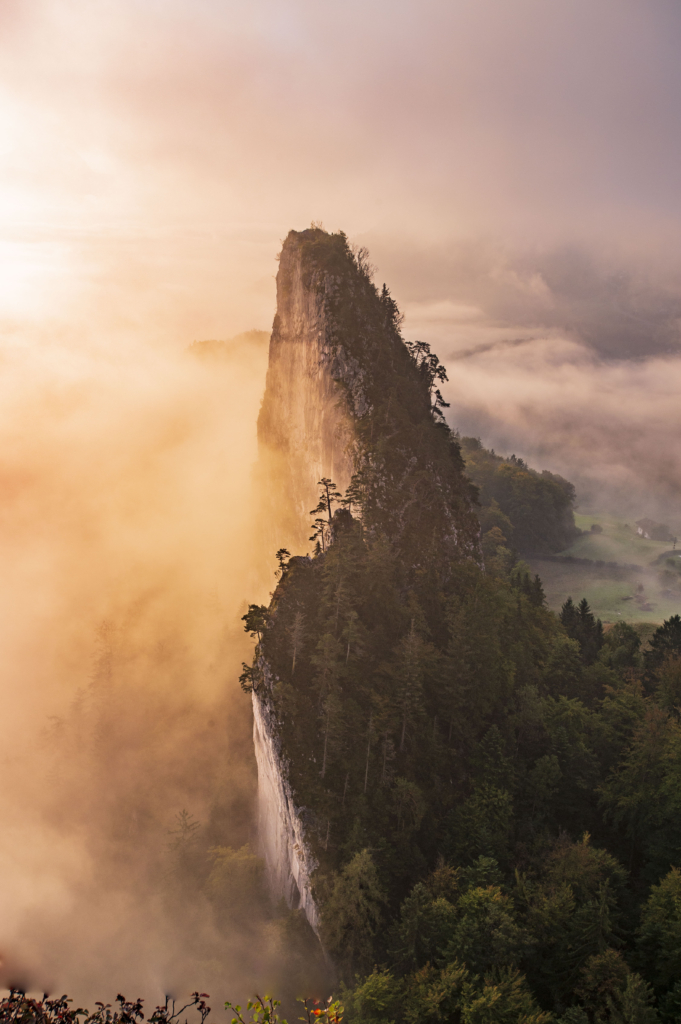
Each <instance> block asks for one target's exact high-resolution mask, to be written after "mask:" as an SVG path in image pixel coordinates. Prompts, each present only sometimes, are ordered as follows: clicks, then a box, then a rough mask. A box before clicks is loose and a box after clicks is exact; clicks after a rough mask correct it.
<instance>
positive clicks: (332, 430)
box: [258, 232, 353, 551]
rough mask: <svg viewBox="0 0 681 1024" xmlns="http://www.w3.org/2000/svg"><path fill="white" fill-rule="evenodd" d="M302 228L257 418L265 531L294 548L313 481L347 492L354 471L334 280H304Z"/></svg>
mask: <svg viewBox="0 0 681 1024" xmlns="http://www.w3.org/2000/svg"><path fill="white" fill-rule="evenodd" d="M307 234H308V232H300V233H297V232H291V233H290V235H289V237H288V238H287V239H286V242H285V243H284V247H283V250H282V252H281V256H280V260H279V271H278V273H277V314H276V317H275V319H274V327H273V330H272V337H271V340H270V354H269V365H268V370H267V382H266V386H265V396H264V399H263V404H262V408H261V410H260V416H259V418H258V444H259V449H260V470H259V471H260V480H261V490H262V491H263V493H264V494H265V498H266V506H267V520H268V522H267V525H266V528H265V531H264V533H265V537H266V538H267V539H268V540H269V539H271V540H272V541H273V542H274V543H275V544H276V547H281V545H282V544H285V545H286V546H289V547H291V549H292V550H295V551H300V550H301V549H302V550H303V551H304V550H306V548H307V547H308V546H309V544H308V538H309V533H310V515H309V512H310V509H311V508H313V507H314V506H315V505H316V504H317V501H318V498H319V488H318V486H317V482H318V481H319V480H321V478H322V477H324V476H326V477H330V478H331V479H332V480H334V481H335V483H336V484H337V485H338V487H339V489H340V490H341V491H344V490H345V488H346V487H347V485H348V483H349V481H350V477H351V475H352V455H351V451H350V448H351V445H352V440H353V431H352V424H351V422H350V419H349V417H348V414H347V412H346V411H345V408H344V403H343V395H342V392H341V390H340V388H339V386H338V384H337V382H336V380H337V379H338V378H339V377H341V376H342V367H340V366H338V365H336V364H337V363H338V359H337V358H336V357H334V354H333V352H332V349H331V345H330V340H329V338H328V325H327V322H326V318H325V314H324V309H325V297H326V295H327V293H328V292H329V291H330V290H331V291H332V290H333V288H334V280H333V277H332V276H331V275H328V274H317V275H312V276H311V278H310V279H309V280H306V279H305V267H304V260H303V247H304V243H305V236H306V235H307ZM334 378H336V380H334ZM273 550H274V549H273Z"/></svg>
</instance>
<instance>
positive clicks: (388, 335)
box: [252, 228, 479, 931]
mask: <svg viewBox="0 0 681 1024" xmlns="http://www.w3.org/2000/svg"><path fill="white" fill-rule="evenodd" d="M370 271H371V268H370V267H369V265H368V262H367V259H366V254H365V253H363V252H361V251H360V252H354V251H353V250H352V249H351V247H350V246H349V245H348V243H347V240H346V238H345V236H344V235H343V234H342V233H339V234H336V235H329V234H327V233H326V232H325V231H323V230H321V229H316V228H311V229H309V230H307V231H301V232H295V231H292V232H290V233H289V235H288V237H287V238H286V240H285V242H284V245H283V249H282V252H281V255H280V262H279V272H278V274H277V313H276V316H275V320H274V326H273V331H272V337H271V340H270V352H269V367H268V372H267V382H266V390H265V396H264V399H263V404H262V408H261V412H260V417H259V420H258V439H259V447H260V465H259V475H260V484H259V487H260V493H261V496H262V498H263V504H264V507H265V529H264V530H263V537H264V539H265V541H266V543H267V546H268V547H269V548H270V550H271V551H272V552H274V551H275V550H276V549H277V548H279V547H282V546H286V547H287V548H289V549H290V550H291V551H292V552H294V553H295V554H298V553H299V552H300V551H301V550H302V551H306V550H308V551H309V550H311V548H312V544H311V543H310V540H309V533H310V516H309V512H310V509H312V508H313V507H314V506H315V505H316V503H317V501H318V496H319V489H318V486H317V483H318V481H319V480H320V479H321V478H322V477H330V478H331V479H332V480H333V481H334V482H335V484H336V486H337V488H338V489H339V490H340V491H342V492H345V491H346V489H347V488H348V486H349V485H350V489H349V490H348V491H347V493H348V495H349V496H351V497H352V504H351V506H350V508H351V511H352V516H351V517H350V516H349V514H348V512H347V511H346V512H345V513H344V515H345V516H346V517H348V518H349V520H350V522H351V523H355V524H357V526H358V528H359V529H360V530H361V535H362V537H363V540H362V544H364V545H368V547H371V546H372V545H373V544H374V543H378V544H379V546H380V544H385V543H387V544H388V545H389V546H390V549H391V551H392V555H391V557H394V558H395V559H396V560H397V561H398V562H399V564H400V565H401V566H402V567H403V573H404V574H406V575H405V585H406V586H407V587H408V586H409V584H408V582H407V577H409V575H410V574H412V575H413V574H416V576H418V578H419V579H421V580H423V579H425V578H429V579H432V581H433V585H440V586H445V585H446V582H447V578H448V577H449V576H450V575H451V572H452V567H453V565H454V563H455V562H456V561H457V560H459V561H460V560H461V559H462V558H464V559H465V558H471V557H472V558H473V559H475V558H477V552H478V529H479V528H478V523H477V518H476V516H475V514H474V512H473V508H472V491H471V488H470V485H469V484H468V483H467V481H466V480H465V477H464V476H463V462H462V460H461V456H460V452H459V447H458V444H457V442H456V439H455V437H454V436H453V435H452V434H451V431H450V430H449V428H448V427H447V426H446V424H445V422H444V417H443V415H442V412H441V407H442V406H443V404H444V403H443V401H442V398H441V396H440V393H439V391H438V390H437V387H436V384H437V381H438V380H442V379H446V374H445V373H444V368H443V367H441V366H440V364H439V363H438V361H437V358H436V357H435V356H434V355H432V354H431V353H430V350H429V348H428V346H427V345H420V344H419V343H414V344H411V345H410V344H408V343H405V342H404V340H403V338H402V335H401V333H400V322H401V318H400V316H399V312H398V310H397V307H396V305H395V303H394V301H393V300H392V298H391V297H390V293H389V292H388V290H387V289H386V287H385V286H384V287H383V290H382V291H381V292H379V291H378V290H377V289H376V287H375V286H374V285H373V283H372V281H371V272H370ZM360 523H361V525H360ZM377 550H378V549H377ZM379 557H380V556H379ZM294 561H295V562H296V563H300V564H298V565H297V567H296V572H294V573H292V575H290V577H289V584H291V580H292V579H293V577H294V576H295V577H296V579H299V580H302V579H303V577H306V573H308V571H309V572H313V575H314V564H315V560H314V559H313V560H312V561H310V559H307V558H306V559H302V558H298V559H294ZM303 563H305V565H303ZM437 581H439V583H438V582H437ZM283 584H284V579H283V578H282V580H281V582H280V585H279V587H278V588H277V592H276V593H275V595H274V599H273V602H272V605H271V606H270V609H269V615H270V617H271V618H270V622H269V623H268V628H267V629H266V630H265V632H266V634H270V635H271V636H272V637H276V636H278V635H279V634H281V637H280V640H279V641H277V643H279V647H280V650H281V658H282V661H281V667H279V668H275V667H274V666H273V663H272V661H271V657H270V655H269V654H268V652H267V642H264V643H263V644H261V645H259V648H258V651H257V656H256V661H255V663H254V666H253V676H252V680H253V684H254V688H253V708H254V743H255V749H256V756H257V761H258V778H259V797H258V801H259V822H260V841H261V847H262V851H263V854H264V856H265V859H266V863H267V870H268V875H269V879H270V884H271V887H272V890H273V893H274V894H275V895H276V896H277V897H282V896H283V897H284V898H285V899H286V900H287V902H288V903H289V905H290V906H296V907H301V908H302V909H303V910H304V911H305V913H306V915H307V918H308V920H309V922H310V924H311V925H312V927H313V928H314V929H315V931H316V930H317V928H318V923H319V920H318V912H317V907H316V906H315V902H314V899H313V896H312V888H311V877H312V874H313V872H314V870H315V868H316V859H315V856H314V855H313V853H312V852H311V850H310V840H311V837H310V836H307V837H306V831H305V827H304V822H303V818H302V815H301V811H300V807H299V806H298V804H299V803H300V796H299V794H298V793H297V792H295V791H294V788H293V787H292V785H291V779H292V778H293V777H294V776H295V777H296V778H297V779H298V780H299V783H300V784H302V785H303V786H304V787H305V788H306V789H307V790H308V791H309V792H310V793H312V791H313V789H314V787H312V789H310V788H309V787H306V779H305V777H304V776H305V773H306V772H309V771H312V772H313V773H314V772H317V773H318V767H317V768H308V767H304V766H303V764H302V763H300V764H299V763H298V762H299V761H300V757H298V759H297V761H296V764H295V765H292V764H289V761H288V760H287V751H286V750H285V749H284V746H285V743H284V741H283V739H282V736H283V734H282V730H281V725H282V723H281V720H280V717H279V716H280V711H281V692H282V687H281V685H280V684H282V683H283V684H284V688H285V689H286V687H288V688H289V690H291V689H293V690H295V685H296V682H297V679H293V680H289V679H288V678H287V679H285V680H284V676H289V675H292V674H293V670H292V669H291V668H290V658H289V655H288V654H287V653H286V651H287V650H288V647H289V645H290V636H291V635H292V633H291V631H292V630H295V629H296V628H297V627H296V626H295V623H294V621H293V620H292V621H291V622H288V619H287V615H288V614H289V611H290V612H291V614H292V615H293V612H292V611H291V609H288V610H286V608H285V609H284V612H283V618H282V619H281V622H278V616H279V613H278V610H277V606H278V602H279V601H280V599H281V597H282V595H283V594H284V591H285V590H286V587H284V586H283ZM296 586H297V584H296V585H293V590H291V587H290V586H289V597H288V598H287V600H288V601H289V603H290V602H291V600H292V601H293V604H292V605H291V608H293V605H294V604H296V602H297V601H298V600H299V598H298V597H296V596H295V595H294V596H293V597H292V596H291V595H292V594H293V592H294V591H295V590H296ZM339 593H340V592H339ZM284 605H286V600H285V601H284ZM296 607H298V605H296ZM305 614H306V620H307V621H311V620H312V618H313V611H312V610H308V611H307V612H306V613H305ZM279 617H280V618H281V616H279ZM270 627H272V628H271V629H270ZM275 646H276V643H275ZM348 650H349V647H348ZM287 659H288V660H289V668H286V669H284V667H283V666H284V664H285V663H286V660H287ZM312 715H313V717H312V718H311V719H310V721H309V723H308V728H309V739H308V743H307V745H308V749H311V747H312V746H314V745H315V744H316V743H317V739H318V737H317V735H316V732H317V729H316V724H315V719H316V716H317V712H316V711H314V710H312ZM327 719H328V715H327ZM327 729H328V721H327ZM386 742H387V741H386ZM325 758H326V755H325V754H324V755H323V758H322V760H321V761H320V762H319V763H321V764H322V768H321V775H322V778H324V765H325V763H326V761H325ZM303 760H304V761H305V764H306V765H307V762H309V761H310V755H309V753H308V754H306V755H304V757H303ZM312 763H313V764H315V765H316V764H317V761H316V760H315V758H314V757H312ZM293 768H295V769H296V771H295V772H293V771H292V769H293ZM301 773H302V774H301ZM325 785H326V783H325ZM310 799H311V807H310V811H309V813H310V816H311V819H312V820H317V819H320V820H321V819H322V818H324V819H325V820H326V833H327V834H326V840H321V842H322V847H321V849H323V850H324V851H325V852H326V849H327V844H328V831H329V828H330V814H329V813H328V812H324V813H323V814H322V813H321V811H320V808H319V807H318V806H317V805H316V803H317V802H318V800H317V797H315V796H311V797H310ZM297 802H298V803H297ZM317 843H319V835H317ZM315 852H316V853H318V854H319V855H321V853H320V849H317V848H315Z"/></svg>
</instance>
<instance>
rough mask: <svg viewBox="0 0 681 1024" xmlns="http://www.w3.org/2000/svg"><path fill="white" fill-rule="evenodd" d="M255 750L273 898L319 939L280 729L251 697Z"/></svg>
mask: <svg viewBox="0 0 681 1024" xmlns="http://www.w3.org/2000/svg"><path fill="white" fill-rule="evenodd" d="M253 744H254V747H255V758H256V762H257V765H258V834H259V839H260V849H261V853H262V856H263V857H264V859H265V867H266V871H267V878H268V881H269V885H270V889H271V891H272V893H273V894H274V895H275V896H276V897H278V898H281V897H283V898H284V899H285V900H286V903H287V904H288V906H289V907H292V908H295V909H301V910H302V911H303V912H304V913H305V916H306V917H307V920H308V921H309V922H310V925H311V926H312V928H313V929H314V931H315V933H318V930H319V914H318V912H317V906H316V904H315V901H314V899H313V896H312V874H313V872H314V870H315V868H316V867H317V862H316V860H315V859H314V857H313V856H312V854H311V853H310V850H309V848H308V846H307V843H306V842H305V829H304V826H303V822H302V819H301V814H300V810H299V809H298V808H297V807H296V804H295V801H294V799H293V794H292V792H291V787H290V785H289V782H288V766H287V763H286V760H285V758H284V757H283V755H282V752H281V746H280V743H279V740H278V734H277V723H276V720H275V719H274V716H273V714H272V710H271V707H270V705H269V704H268V702H267V700H266V699H263V697H262V696H260V695H258V694H257V693H255V692H254V693H253Z"/></svg>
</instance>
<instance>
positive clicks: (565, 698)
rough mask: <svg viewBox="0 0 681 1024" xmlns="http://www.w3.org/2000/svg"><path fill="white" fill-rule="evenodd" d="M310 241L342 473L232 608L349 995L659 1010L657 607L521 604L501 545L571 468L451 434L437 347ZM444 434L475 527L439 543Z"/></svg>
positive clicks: (380, 1013)
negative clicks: (355, 312) (367, 353)
mask: <svg viewBox="0 0 681 1024" xmlns="http://www.w3.org/2000/svg"><path fill="white" fill-rule="evenodd" d="M314 245H315V246H316V247H317V250H319V249H320V248H321V250H322V252H326V249H325V247H326V246H328V247H329V248H330V249H331V250H332V255H333V259H334V260H335V261H336V262H335V263H334V268H335V272H336V273H337V274H338V275H339V277H340V279H341V280H342V281H345V282H346V284H345V285H344V287H345V288H346V291H347V294H348V295H352V294H353V292H354V290H355V289H357V288H359V289H361V291H362V295H363V304H364V305H363V323H364V325H365V327H364V329H365V330H366V329H367V327H366V325H367V324H369V329H370V330H371V331H372V332H373V334H372V344H373V345H374V349H375V352H374V358H373V359H372V364H371V365H372V373H371V390H370V392H369V394H370V401H369V402H368V403H367V406H366V409H365V411H363V412H362V413H361V414H357V411H356V410H355V416H356V423H357V439H358V440H357V453H356V465H357V474H356V476H355V478H354V479H353V481H352V483H351V485H350V487H349V489H348V491H347V493H346V494H345V495H339V494H337V493H335V485H334V484H333V482H332V481H323V482H322V487H321V494H320V504H319V506H318V507H317V508H316V509H315V510H314V512H313V514H314V515H315V516H316V529H315V532H314V533H313V537H312V543H314V545H315V550H314V553H313V554H312V556H309V555H295V556H294V557H289V553H288V552H280V553H279V555H280V571H279V577H280V578H279V582H278V585H277V588H276V591H275V593H274V595H273V599H272V603H271V605H270V606H269V607H267V608H265V607H262V608H260V607H257V606H251V608H250V610H249V613H248V615H247V616H246V624H247V628H249V629H251V630H252V631H253V633H254V635H256V634H257V638H258V641H259V642H258V645H257V648H256V658H255V661H254V664H253V666H252V667H248V668H246V669H245V672H244V676H243V684H244V686H245V688H246V689H249V690H250V689H253V690H254V691H255V693H256V696H257V698H258V699H260V700H263V701H266V702H267V703H268V704H269V706H270V707H271V708H272V709H273V711H274V714H275V717H276V721H277V722H278V723H279V729H280V735H281V740H282V745H283V750H284V751H285V755H286V757H287V758H288V760H289V764H290V781H291V784H292V787H293V790H294V794H295V799H296V801H297V803H298V805H299V806H300V807H301V808H303V814H304V816H305V820H306V822H307V828H308V838H309V842H310V844H311V846H312V848H313V851H314V854H315V856H316V857H317V858H318V860H319V869H318V872H317V876H316V895H317V899H318V901H319V903H320V905H321V909H322V917H323V928H322V938H323V942H324V944H325V947H326V949H327V950H328V951H329V953H330V954H331V956H332V958H333V960H334V962H335V964H336V965H337V969H338V971H339V972H340V976H341V978H342V979H343V982H344V984H345V986H346V988H345V999H346V1002H347V1006H348V1013H349V1015H350V1019H351V1020H352V1021H357V1022H358V1024H388V1022H408V1024H417V1022H421V1021H423V1022H430V1021H433V1022H435V1021H450V1020H451V1021H464V1022H487V1021H489V1022H490V1024H491V1022H493V1021H494V1022H499V1021H528V1022H529V1021H533V1022H545V1021H546V1022H548V1021H550V1020H561V1021H564V1022H566V1024H567V1022H570V1024H582V1022H592V1021H631V1022H634V1021H636V1022H648V1021H650V1022H652V1021H655V1020H657V1019H658V1018H659V1017H660V1016H661V1017H662V1019H664V1020H670V1021H671V1020H676V1019H678V1015H679V1014H680V1013H681V981H679V978H681V874H680V873H679V870H678V865H679V861H680V859H681V825H680V824H679V823H680V822H681V814H679V810H680V809H681V808H679V801H680V800H681V795H680V794H681V722H680V721H679V712H678V708H679V706H680V705H681V621H674V620H672V621H670V622H668V623H665V625H664V626H663V627H661V628H660V629H659V630H658V632H657V634H656V635H655V637H654V639H653V643H652V645H651V646H650V650H649V651H647V652H646V653H645V654H642V653H641V641H640V638H639V636H638V634H637V633H636V631H635V629H633V628H632V627H631V626H628V625H627V624H625V623H620V624H618V625H616V626H615V627H614V628H613V629H611V630H610V631H609V632H607V633H605V634H604V633H603V630H602V627H601V624H600V623H599V622H596V620H595V619H594V617H593V615H592V614H591V612H590V609H589V607H588V605H587V604H586V602H584V601H583V602H581V603H577V604H575V603H574V602H572V601H570V602H568V603H566V606H564V608H563V611H562V613H561V616H560V618H559V617H557V616H555V615H554V614H553V613H552V612H550V611H549V610H548V609H547V607H546V606H545V602H544V595H543V591H542V587H541V582H540V581H539V579H538V578H536V577H535V578H532V577H531V576H530V574H529V572H528V570H527V567H526V566H525V565H524V564H523V563H522V562H519V561H518V559H517V555H515V554H514V553H513V547H516V548H519V549H521V550H523V549H528V548H531V549H534V550H536V549H537V548H538V547H541V546H542V545H543V546H544V550H555V548H556V547H561V546H563V545H564V544H565V543H567V542H568V541H569V537H570V531H571V530H572V529H573V520H572V513H571V508H572V503H573V500H574V492H573V490H572V488H571V486H570V485H569V484H568V483H567V482H566V481H564V480H561V478H559V477H555V476H553V475H552V474H546V473H544V474H537V473H535V472H533V471H531V470H528V468H527V467H526V466H525V465H524V463H522V462H521V461H520V460H513V459H511V460H502V459H499V457H497V456H495V455H494V454H493V453H491V452H485V450H484V449H483V448H482V447H481V445H479V443H478V442H471V441H470V440H464V441H463V442H462V445H460V444H459V441H458V439H457V438H456V437H455V436H454V435H453V434H452V433H451V431H450V430H449V428H448V426H447V425H446V423H445V422H444V420H443V417H442V415H441V412H440V404H439V403H438V402H437V400H435V401H434V400H433V388H434V380H436V379H437V373H438V372H439V364H438V362H437V359H436V358H435V357H434V356H433V355H432V354H431V353H430V351H429V350H427V348H426V347H425V346H420V347H418V348H417V347H415V346H411V347H409V346H406V345H404V344H402V343H401V340H400V335H399V316H398V314H397V311H396V307H395V306H394V303H393V301H392V299H390V297H389V295H388V293H387V291H386V290H385V289H384V290H383V292H382V293H379V292H377V291H376V290H375V289H374V290H373V291H372V289H373V286H372V285H371V283H370V281H369V279H368V276H367V275H366V273H365V272H364V268H363V266H362V264H361V262H358V260H357V259H356V257H355V256H353V254H352V252H351V251H350V250H349V249H348V248H347V245H346V243H345V240H344V238H343V236H326V237H325V238H321V237H315V239H314ZM325 258H326V257H325ZM315 259H316V260H317V262H316V263H315V267H318V266H319V251H317V252H316V255H315ZM311 273H312V271H311ZM339 309H340V310H346V309H347V307H346V306H345V305H344V304H343V303H341V304H340V306H339ZM343 315H345V314H343ZM348 315H349V314H348ZM372 318H373V319H372ZM381 320H382V325H381ZM335 326H336V328H337V330H338V337H339V344H342V343H343V338H344V331H345V329H348V330H350V328H351V326H352V325H350V327H348V324H347V322H346V320H344V319H343V316H340V315H339V318H338V320H337V321H335ZM376 353H378V357H376ZM381 353H383V355H384V356H385V358H381V357H380V356H381ZM387 353H390V357H388V355H387ZM434 369H435V371H436V372H435V375H434V374H433V370H434ZM395 399H397V400H395ZM461 447H463V452H464V455H465V456H466V458H467V460H468V465H467V468H468V469H469V471H470V472H471V475H472V477H473V479H474V481H475V484H476V485H477V486H478V488H479V489H480V494H481V500H482V508H481V510H480V519H481V523H482V527H483V540H482V551H480V549H479V548H476V546H475V543H470V542H468V543H466V544H464V543H457V542H456V536H457V529H456V519H457V515H458V517H459V518H460V519H463V520H464V521H467V516H468V512H467V509H468V508H470V507H472V502H473V501H474V500H475V492H474V491H472V490H471V488H470V485H469V484H468V482H467V480H466V477H465V476H464V472H463V469H464V467H463V460H462V455H461ZM452 510H454V511H452ZM495 531H498V532H495ZM509 534H511V536H509ZM468 537H470V533H469V534H468ZM507 545H508V546H507ZM268 679H270V680H271V679H273V680H274V682H273V684H272V685H271V686H270V684H268V682H267V680H268Z"/></svg>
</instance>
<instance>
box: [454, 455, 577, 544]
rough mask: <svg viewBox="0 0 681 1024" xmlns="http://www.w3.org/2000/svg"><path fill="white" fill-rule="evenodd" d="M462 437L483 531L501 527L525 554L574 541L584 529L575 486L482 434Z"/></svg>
mask: <svg viewBox="0 0 681 1024" xmlns="http://www.w3.org/2000/svg"><path fill="white" fill-rule="evenodd" d="M459 440H460V444H461V454H462V456H463V458H464V460H465V463H466V474H467V476H468V477H469V478H470V480H472V481H473V483H474V484H475V485H476V487H477V488H478V491H479V500H480V504H481V505H482V511H481V513H480V524H481V527H482V530H483V534H484V533H485V532H487V531H489V530H491V529H493V528H495V527H496V528H497V529H499V530H500V531H501V533H502V534H503V535H504V537H505V541H506V542H507V543H508V546H509V547H512V548H515V549H517V550H518V551H519V552H521V554H529V553H531V552H541V553H550V552H556V551H562V550H563V549H564V548H566V547H568V546H569V545H570V544H572V543H573V541H574V540H575V538H576V537H577V535H578V534H579V530H578V529H577V528H576V526H575V517H574V514H573V508H574V504H575V488H574V486H573V485H572V484H571V483H570V482H569V481H568V480H565V479H564V478H563V477H562V476H558V475H557V474H555V473H549V472H548V471H547V470H543V471H542V472H538V471H537V470H535V469H531V468H530V467H529V466H528V465H527V464H526V463H525V462H524V461H523V460H522V459H518V458H516V456H515V455H511V456H510V458H503V457H502V456H501V455H497V454H496V453H495V452H494V451H490V450H488V449H487V448H484V447H483V445H482V443H481V441H480V438H477V437H462V438H460V439H459Z"/></svg>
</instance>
